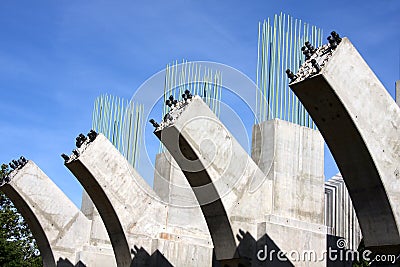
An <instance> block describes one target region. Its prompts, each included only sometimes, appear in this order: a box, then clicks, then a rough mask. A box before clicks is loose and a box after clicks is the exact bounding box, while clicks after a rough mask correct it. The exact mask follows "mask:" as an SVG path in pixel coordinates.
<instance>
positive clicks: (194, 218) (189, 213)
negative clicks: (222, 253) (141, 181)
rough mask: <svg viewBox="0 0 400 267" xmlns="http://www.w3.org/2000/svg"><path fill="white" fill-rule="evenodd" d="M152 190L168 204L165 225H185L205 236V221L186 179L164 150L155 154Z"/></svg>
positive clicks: (207, 234) (206, 232) (206, 229)
mask: <svg viewBox="0 0 400 267" xmlns="http://www.w3.org/2000/svg"><path fill="white" fill-rule="evenodd" d="M153 188H154V191H155V192H156V193H157V195H158V196H160V198H161V199H162V201H163V202H165V203H166V204H168V207H167V209H168V211H167V213H168V217H167V218H166V219H167V221H166V224H167V225H186V226H187V227H189V228H191V229H192V231H196V232H197V234H201V235H204V236H207V239H208V240H209V241H211V237H210V236H209V233H208V228H207V223H206V221H205V219H204V216H203V213H202V212H201V209H200V205H199V203H198V202H197V199H196V196H195V194H194V193H193V190H192V188H191V187H190V185H189V183H188V181H187V180H186V177H185V175H184V174H183V172H182V170H181V169H180V168H179V166H178V164H177V163H176V162H175V160H174V158H173V157H172V156H171V155H170V154H169V153H168V152H167V151H166V152H163V153H160V154H157V155H156V161H155V173H154V183H153Z"/></svg>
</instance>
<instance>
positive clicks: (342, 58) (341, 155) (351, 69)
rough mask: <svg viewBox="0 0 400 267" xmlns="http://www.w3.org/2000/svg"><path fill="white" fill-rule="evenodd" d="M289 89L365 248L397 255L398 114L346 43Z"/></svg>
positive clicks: (320, 54)
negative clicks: (309, 122) (318, 137)
mask: <svg viewBox="0 0 400 267" xmlns="http://www.w3.org/2000/svg"><path fill="white" fill-rule="evenodd" d="M312 59H316V61H317V63H318V64H319V65H320V67H321V71H319V72H316V71H315V68H313V67H312V66H311V63H310V60H308V61H306V62H305V64H304V65H303V66H302V67H301V68H300V70H299V72H298V73H297V76H298V78H297V79H296V80H295V81H294V82H292V83H291V84H290V87H291V88H292V90H293V91H294V92H295V94H296V95H297V96H298V97H299V99H300V100H301V102H302V103H303V105H304V106H305V107H306V109H307V111H308V112H309V113H310V115H311V116H312V118H313V120H314V121H315V123H316V124H317V126H318V129H319V130H320V131H321V133H322V135H323V136H324V139H325V141H326V142H327V144H328V146H329V148H330V150H331V152H332V154H333V156H334V158H335V160H336V163H337V165H338V167H339V169H340V172H341V174H342V175H343V179H344V180H345V183H346V185H347V188H348V191H349V194H350V196H351V199H352V202H353V205H354V208H355V210H356V213H357V217H358V219H359V222H360V226H361V229H362V233H363V236H364V240H365V245H366V246H368V247H371V248H373V247H375V248H376V249H377V248H380V249H383V250H386V251H389V250H398V251H399V250H400V235H399V227H400V174H399V170H400V139H399V136H400V109H399V106H398V105H396V103H395V102H394V101H393V99H392V98H391V96H390V95H389V94H388V92H387V91H386V90H385V88H384V87H383V85H382V84H381V82H380V81H379V80H378V78H377V77H376V76H375V74H374V73H373V72H372V71H371V69H370V68H369V67H368V65H367V64H366V63H365V61H364V60H363V59H362V57H361V56H360V54H359V53H358V52H357V51H356V49H355V48H354V47H353V45H352V44H351V42H350V41H349V40H348V39H347V38H343V40H342V42H341V43H340V44H339V45H338V47H337V48H336V49H333V50H332V49H330V47H329V46H328V45H326V46H323V47H321V48H319V49H318V51H317V53H315V54H314V55H313V57H312Z"/></svg>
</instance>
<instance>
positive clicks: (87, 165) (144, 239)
mask: <svg viewBox="0 0 400 267" xmlns="http://www.w3.org/2000/svg"><path fill="white" fill-rule="evenodd" d="M77 151H78V153H79V156H76V155H73V156H71V158H70V160H69V161H67V162H66V163H65V165H66V166H67V168H68V169H69V170H70V171H71V172H72V173H73V174H74V175H75V176H76V177H77V179H78V180H79V182H80V183H81V184H82V185H83V187H84V189H85V190H86V192H87V193H88V194H89V196H90V198H91V199H92V201H93V203H94V204H95V206H96V208H97V210H98V212H99V214H100V216H101V218H102V219H103V222H104V225H105V227H106V229H107V232H108V235H109V237H110V240H111V244H112V246H113V250H114V253H115V256H116V260H117V265H118V266H130V264H131V261H132V254H131V251H138V248H140V250H142V249H144V250H145V251H146V252H147V253H149V254H150V255H151V254H153V253H155V252H157V251H159V252H161V253H162V255H163V257H165V259H166V260H168V261H169V262H170V263H171V264H173V265H176V266H202V265H199V264H203V265H204V263H206V264H207V262H209V263H210V264H211V261H212V245H211V244H209V243H208V241H207V239H206V238H204V237H203V236H200V235H197V234H196V232H194V233H193V232H192V231H191V229H190V226H188V225H183V224H181V225H180V226H179V225H178V226H177V225H168V224H167V223H166V222H168V221H169V220H168V216H170V215H169V214H168V205H167V204H165V203H162V201H161V199H160V198H159V197H158V196H157V195H156V194H155V193H154V191H153V190H152V189H151V188H150V187H149V185H148V184H147V183H146V182H145V181H144V179H143V178H142V177H141V176H140V175H139V174H138V173H137V172H136V170H135V169H134V168H133V167H132V166H131V165H130V164H129V163H128V162H127V161H126V159H125V158H124V157H123V156H122V155H121V154H120V153H119V151H118V150H117V149H116V148H115V147H114V146H113V145H112V143H111V142H110V141H108V140H107V138H106V137H104V135H102V134H99V135H98V136H97V137H96V139H95V140H94V141H92V142H85V143H84V144H83V146H82V147H81V148H79V149H77ZM183 212H184V211H183ZM176 214H177V213H176ZM178 251H186V252H187V253H188V255H191V257H185V258H183V257H180V256H179V253H178ZM198 259H202V260H203V262H202V263H200V262H199V261H198Z"/></svg>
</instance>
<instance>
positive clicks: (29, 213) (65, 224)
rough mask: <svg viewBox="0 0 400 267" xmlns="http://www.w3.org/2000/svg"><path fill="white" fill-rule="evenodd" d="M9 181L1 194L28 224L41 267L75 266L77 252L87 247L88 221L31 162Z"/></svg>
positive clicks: (2, 188) (15, 173) (14, 172)
mask: <svg viewBox="0 0 400 267" xmlns="http://www.w3.org/2000/svg"><path fill="white" fill-rule="evenodd" d="M9 177H10V179H11V180H10V182H9V183H6V184H4V185H3V186H2V187H1V190H2V191H3V192H4V193H5V194H6V195H7V196H8V197H9V198H10V199H11V201H12V202H13V203H14V205H15V206H16V208H17V209H18V211H19V212H21V214H22V216H23V217H24V219H25V220H26V222H27V223H28V225H29V228H30V229H31V231H32V233H33V235H34V237H35V239H36V242H37V244H38V247H39V250H40V254H41V256H42V259H43V264H44V266H56V262H58V261H60V260H63V259H68V260H69V261H70V262H71V263H74V264H75V263H76V262H78V261H79V255H78V252H79V251H81V250H83V247H84V246H86V245H88V243H89V235H90V221H89V220H88V219H87V218H86V217H85V216H84V214H83V213H82V212H81V211H80V210H79V209H78V208H77V207H76V206H75V205H74V204H73V203H72V202H71V201H70V199H69V198H68V197H67V196H65V195H64V193H63V192H62V191H61V190H60V189H59V188H58V187H57V186H56V185H55V184H54V183H53V182H52V181H51V180H50V179H49V178H48V177H47V176H46V174H44V173H43V171H42V170H40V169H39V167H38V166H36V164H35V163H34V162H33V161H28V162H27V164H26V165H25V166H24V167H22V168H21V169H17V170H14V171H13V172H12V173H11V174H10V176H9Z"/></svg>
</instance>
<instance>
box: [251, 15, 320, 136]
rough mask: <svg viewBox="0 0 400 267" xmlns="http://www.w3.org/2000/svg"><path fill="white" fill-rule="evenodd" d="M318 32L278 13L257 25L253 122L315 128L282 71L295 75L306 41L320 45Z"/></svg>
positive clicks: (315, 45) (306, 24) (301, 59)
mask: <svg viewBox="0 0 400 267" xmlns="http://www.w3.org/2000/svg"><path fill="white" fill-rule="evenodd" d="M322 35H323V33H322V30H321V29H319V28H317V27H316V26H310V25H309V24H308V23H305V22H302V21H301V20H298V19H293V18H292V17H290V16H288V15H285V14H282V13H281V14H280V15H275V16H274V20H273V22H271V21H270V19H269V18H268V19H267V20H264V22H263V23H261V22H260V23H259V26H258V57H257V86H258V88H259V91H258V93H257V94H256V97H257V99H256V120H257V121H258V122H262V121H266V120H271V119H274V118H279V119H282V120H286V121H290V122H293V123H296V124H299V125H302V126H306V127H309V128H313V129H316V126H315V124H314V122H313V121H312V119H311V117H310V116H309V114H308V112H307V111H306V109H305V108H304V107H303V105H302V104H301V103H300V102H299V100H298V99H297V97H296V96H295V94H294V93H293V92H292V91H291V90H290V89H289V86H288V83H289V82H288V78H287V77H286V73H285V71H286V69H290V70H291V71H292V72H294V73H296V72H297V70H298V69H299V67H300V66H301V64H302V63H303V62H304V60H305V57H304V55H303V54H302V51H301V48H302V46H304V43H305V42H306V41H309V42H310V43H311V44H312V45H313V46H314V47H317V46H320V45H321V44H322Z"/></svg>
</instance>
